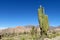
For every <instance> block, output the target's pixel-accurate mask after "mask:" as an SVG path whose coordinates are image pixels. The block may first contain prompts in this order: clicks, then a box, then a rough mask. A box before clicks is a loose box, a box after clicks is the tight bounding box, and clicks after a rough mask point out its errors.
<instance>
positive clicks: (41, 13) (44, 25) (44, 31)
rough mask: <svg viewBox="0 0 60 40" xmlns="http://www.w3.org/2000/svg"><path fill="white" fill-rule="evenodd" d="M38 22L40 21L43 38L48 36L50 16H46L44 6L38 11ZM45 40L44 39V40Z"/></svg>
mask: <svg viewBox="0 0 60 40" xmlns="http://www.w3.org/2000/svg"><path fill="white" fill-rule="evenodd" d="M38 21H39V27H40V30H41V32H40V34H41V37H42V36H43V35H46V36H47V31H48V26H49V25H48V16H47V15H45V13H44V8H43V7H42V6H40V8H39V9H38ZM42 40H43V39H42Z"/></svg>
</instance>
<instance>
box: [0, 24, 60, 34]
mask: <svg viewBox="0 0 60 40" xmlns="http://www.w3.org/2000/svg"><path fill="white" fill-rule="evenodd" d="M32 26H33V25H28V26H17V27H15V28H7V29H3V30H0V34H3V33H23V32H30V30H31V28H32ZM35 28H37V30H38V31H39V30H40V29H39V27H38V26H35ZM49 30H52V31H53V30H54V31H59V32H60V26H58V27H53V26H50V27H49Z"/></svg>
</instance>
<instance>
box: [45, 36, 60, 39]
mask: <svg viewBox="0 0 60 40" xmlns="http://www.w3.org/2000/svg"><path fill="white" fill-rule="evenodd" d="M44 40H60V36H57V37H55V38H52V39H49V38H45V39H44Z"/></svg>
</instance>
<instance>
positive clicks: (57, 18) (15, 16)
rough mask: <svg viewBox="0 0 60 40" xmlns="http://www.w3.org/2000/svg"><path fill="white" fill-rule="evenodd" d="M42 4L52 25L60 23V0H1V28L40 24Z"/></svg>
mask: <svg viewBox="0 0 60 40" xmlns="http://www.w3.org/2000/svg"><path fill="white" fill-rule="evenodd" d="M40 5H42V6H43V7H44V8H45V13H46V14H47V15H48V20H49V25H50V26H59V25H60V0H0V28H7V27H16V26H25V25H38V16H37V14H38V8H39V6H40Z"/></svg>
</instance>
